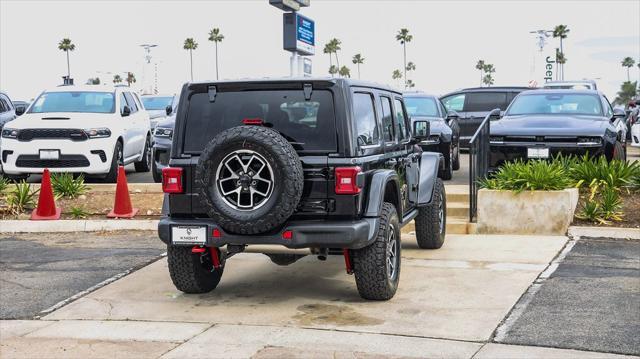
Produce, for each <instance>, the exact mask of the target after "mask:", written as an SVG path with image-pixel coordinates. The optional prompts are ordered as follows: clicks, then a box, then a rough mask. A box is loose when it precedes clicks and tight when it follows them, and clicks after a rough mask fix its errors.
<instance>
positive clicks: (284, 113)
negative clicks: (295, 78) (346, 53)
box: [184, 90, 337, 153]
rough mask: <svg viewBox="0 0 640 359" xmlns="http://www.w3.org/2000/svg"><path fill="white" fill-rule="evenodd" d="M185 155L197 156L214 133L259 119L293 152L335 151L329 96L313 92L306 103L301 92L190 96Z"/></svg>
mask: <svg viewBox="0 0 640 359" xmlns="http://www.w3.org/2000/svg"><path fill="white" fill-rule="evenodd" d="M187 106H188V109H187V118H186V128H185V141H184V152H185V153H199V152H201V151H202V149H203V148H204V146H205V145H206V144H207V143H208V142H209V141H210V140H211V139H212V138H214V137H215V136H216V135H217V134H218V133H220V132H222V131H224V130H226V129H228V128H231V127H236V126H241V125H243V120H247V119H248V120H256V119H259V120H262V121H263V123H265V126H267V127H271V128H273V129H275V130H277V131H278V132H280V133H281V134H282V135H283V136H284V137H285V138H286V139H287V140H288V141H289V142H290V143H291V144H292V145H293V147H294V148H295V149H296V150H299V151H323V152H331V151H336V149H337V144H336V130H335V114H334V108H333V96H332V94H331V92H330V91H327V90H313V93H312V95H311V98H310V100H308V101H306V100H305V98H304V93H303V92H302V90H269V91H229V92H218V93H217V94H216V98H215V102H209V95H208V94H207V93H195V94H193V95H191V98H190V99H189V102H188V104H187Z"/></svg>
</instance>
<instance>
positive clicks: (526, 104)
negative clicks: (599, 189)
mask: <svg viewBox="0 0 640 359" xmlns="http://www.w3.org/2000/svg"><path fill="white" fill-rule="evenodd" d="M624 116H625V113H624V111H620V110H617V111H614V110H613V109H612V108H611V105H610V103H609V101H608V100H607V98H606V97H605V96H604V95H603V94H602V93H600V92H596V91H593V90H534V91H526V92H522V93H521V94H520V95H518V96H517V97H516V98H515V99H514V100H513V102H512V103H511V105H510V106H509V108H508V109H507V111H506V113H505V114H504V116H503V117H502V118H501V119H500V120H498V121H495V122H492V123H491V136H490V147H491V159H490V167H491V168H493V169H495V168H497V167H498V166H500V165H501V164H502V163H504V162H505V161H513V160H516V159H524V160H526V159H547V158H551V157H554V156H556V155H558V154H562V155H578V156H581V155H584V154H589V155H592V156H606V158H607V159H608V160H611V159H621V160H622V159H625V158H626V146H625V143H626V133H625V132H624V131H625V127H624V126H619V125H620V124H621V120H622V118H623V117H624Z"/></svg>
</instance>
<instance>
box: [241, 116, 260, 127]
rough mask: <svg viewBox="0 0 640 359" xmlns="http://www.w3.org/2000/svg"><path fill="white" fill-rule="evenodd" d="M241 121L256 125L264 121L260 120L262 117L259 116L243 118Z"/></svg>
mask: <svg viewBox="0 0 640 359" xmlns="http://www.w3.org/2000/svg"><path fill="white" fill-rule="evenodd" d="M242 123H243V124H245V125H258V126H261V125H262V124H263V123H264V121H262V119H261V118H260V117H254V118H244V119H242Z"/></svg>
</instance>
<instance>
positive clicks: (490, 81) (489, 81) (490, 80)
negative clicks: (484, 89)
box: [482, 74, 493, 86]
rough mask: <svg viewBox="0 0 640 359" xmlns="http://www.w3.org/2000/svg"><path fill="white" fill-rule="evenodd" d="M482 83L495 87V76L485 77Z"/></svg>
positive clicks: (488, 75)
mask: <svg viewBox="0 0 640 359" xmlns="http://www.w3.org/2000/svg"><path fill="white" fill-rule="evenodd" d="M482 83H484V84H485V85H487V86H491V85H493V76H491V74H486V75H484V77H483V78H482Z"/></svg>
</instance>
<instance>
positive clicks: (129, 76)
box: [125, 72, 136, 87]
mask: <svg viewBox="0 0 640 359" xmlns="http://www.w3.org/2000/svg"><path fill="white" fill-rule="evenodd" d="M125 81H127V84H128V85H129V87H131V84H132V83H135V82H136V75H134V74H133V72H127V78H126V79H125Z"/></svg>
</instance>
